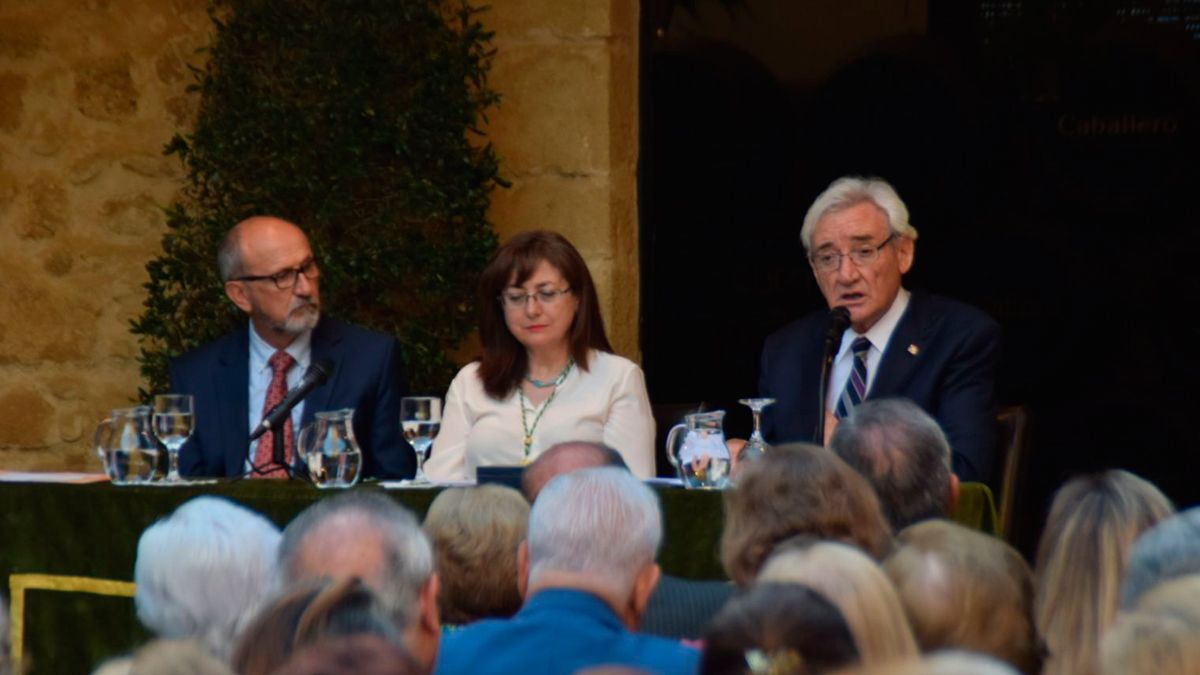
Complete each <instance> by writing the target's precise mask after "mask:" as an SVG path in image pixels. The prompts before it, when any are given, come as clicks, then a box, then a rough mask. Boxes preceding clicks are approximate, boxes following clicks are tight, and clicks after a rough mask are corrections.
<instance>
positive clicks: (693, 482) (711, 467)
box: [667, 410, 730, 490]
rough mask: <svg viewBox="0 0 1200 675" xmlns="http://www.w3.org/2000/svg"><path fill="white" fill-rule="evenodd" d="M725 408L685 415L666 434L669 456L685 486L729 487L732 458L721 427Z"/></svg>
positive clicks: (703, 487) (704, 487) (705, 487)
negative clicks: (681, 421)
mask: <svg viewBox="0 0 1200 675" xmlns="http://www.w3.org/2000/svg"><path fill="white" fill-rule="evenodd" d="M724 419H725V411H724V410H714V411H712V412H703V413H694V414H692V415H686V416H684V418H683V423H682V424H676V425H675V426H673V427H671V430H670V431H669V432H668V433H667V459H669V460H670V461H671V464H673V465H674V466H675V470H676V471H677V472H679V479H680V480H682V481H683V485H684V487H688V488H702V489H718V490H719V489H724V488H726V487H728V486H729V468H730V457H729V448H728V447H726V445H725V431H724V430H723V429H722V427H721V423H722V421H723V420H724Z"/></svg>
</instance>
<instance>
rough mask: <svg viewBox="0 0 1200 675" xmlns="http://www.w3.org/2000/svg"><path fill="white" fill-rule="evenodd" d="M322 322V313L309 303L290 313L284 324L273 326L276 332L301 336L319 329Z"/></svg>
mask: <svg viewBox="0 0 1200 675" xmlns="http://www.w3.org/2000/svg"><path fill="white" fill-rule="evenodd" d="M320 320H321V311H320V310H319V309H318V308H317V306H316V305H314V304H312V303H308V304H305V305H301V306H300V307H298V308H296V309H294V310H292V311H291V312H289V313H288V316H287V319H285V320H284V322H283V323H280V324H274V325H272V326H271V328H273V329H274V330H276V331H278V332H280V333H284V334H286V335H299V334H301V333H303V332H305V331H310V330H312V329H314V328H316V327H317V322H318V321H320Z"/></svg>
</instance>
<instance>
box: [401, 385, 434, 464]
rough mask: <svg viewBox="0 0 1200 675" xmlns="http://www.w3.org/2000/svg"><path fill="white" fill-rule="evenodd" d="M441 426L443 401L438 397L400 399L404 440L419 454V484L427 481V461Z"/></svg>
mask: <svg viewBox="0 0 1200 675" xmlns="http://www.w3.org/2000/svg"><path fill="white" fill-rule="evenodd" d="M441 426H442V399H440V398H438V397H436V396H407V397H405V398H402V399H400V428H401V429H403V430H404V440H406V441H408V442H409V444H410V445H412V447H413V450H414V451H416V453H417V475H416V478H415V480H416V481H417V482H423V481H425V472H424V469H423V467H424V465H425V460H426V459H427V458H428V457H429V448H431V447H432V446H433V439H434V438H437V435H438V429H440V428H441Z"/></svg>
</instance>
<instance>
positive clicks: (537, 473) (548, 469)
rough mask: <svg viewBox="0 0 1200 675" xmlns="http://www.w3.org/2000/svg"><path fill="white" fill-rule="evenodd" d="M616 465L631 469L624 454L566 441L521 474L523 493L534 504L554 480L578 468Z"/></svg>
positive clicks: (610, 449) (592, 444) (601, 445)
mask: <svg viewBox="0 0 1200 675" xmlns="http://www.w3.org/2000/svg"><path fill="white" fill-rule="evenodd" d="M596 466H615V467H618V468H621V469H628V468H629V467H628V466H626V465H625V459H624V458H623V457H621V453H619V452H617V451H616V450H613V449H612V448H610V447H608V446H607V445H604V444H603V443H593V442H591V441H564V442H562V443H556V444H555V445H553V446H551V447H550V449H548V450H546V452H543V453H542V454H540V455H538V458H537V459H535V460H533V462H532V463H531V464H530V465H529V466H527V467H525V470H524V471H523V472H521V491H522V492H524V493H525V498H526V499H528V500H529V503H530V504H532V503H533V502H534V501H535V500H536V499H537V496H538V493H539V492H541V491H542V488H543V487H545V486H546V483H549V482H550V479H552V478H554V477H555V476H561V475H563V474H564V473H570V472H572V471H575V470H577V469H590V468H592V467H596Z"/></svg>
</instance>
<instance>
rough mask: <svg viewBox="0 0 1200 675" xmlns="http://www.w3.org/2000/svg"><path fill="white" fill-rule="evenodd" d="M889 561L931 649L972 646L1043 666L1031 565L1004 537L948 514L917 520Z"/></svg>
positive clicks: (1027, 665) (1032, 668)
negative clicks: (978, 529) (948, 518)
mask: <svg viewBox="0 0 1200 675" xmlns="http://www.w3.org/2000/svg"><path fill="white" fill-rule="evenodd" d="M897 538H898V540H899V543H900V547H899V548H898V549H897V550H896V552H895V553H894V554H893V555H892V556H891V557H890V558H888V560H887V561H886V562H885V563H884V566H883V567H884V571H885V572H887V574H888V576H889V577H891V579H892V582H893V583H894V584H895V586H896V590H897V591H898V592H899V595H900V602H901V603H902V604H903V605H904V609H905V612H906V613H907V614H908V618H909V622H910V623H911V625H912V628H913V633H914V634H915V635H916V637H917V643H918V644H919V645H920V646H921V648H922V649H923V650H925V651H932V650H936V649H950V648H958V649H969V650H973V651H978V652H982V653H984V654H990V655H992V656H994V657H996V658H998V659H1001V660H1003V661H1006V662H1008V663H1010V664H1012V665H1013V666H1015V667H1016V668H1017V669H1018V670H1020V671H1021V672H1024V673H1034V672H1037V669H1038V668H1039V666H1040V649H1039V645H1038V640H1037V635H1036V633H1035V631H1034V628H1033V616H1032V605H1033V580H1032V575H1031V573H1030V571H1029V565H1027V564H1026V563H1025V560H1024V559H1023V558H1022V557H1021V554H1020V553H1017V551H1016V550H1015V549H1013V548H1012V547H1011V546H1009V545H1008V544H1006V543H1004V542H1003V541H1001V540H999V539H997V538H995V537H992V536H989V535H986V534H983V533H981V532H976V531H974V530H971V529H968V528H966V527H963V526H961V525H958V524H956V523H952V522H949V521H945V520H927V521H925V522H922V523H917V524H916V525H911V526H909V527H908V528H906V529H904V530H903V531H901V532H900V534H899V535H898V537H897Z"/></svg>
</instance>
